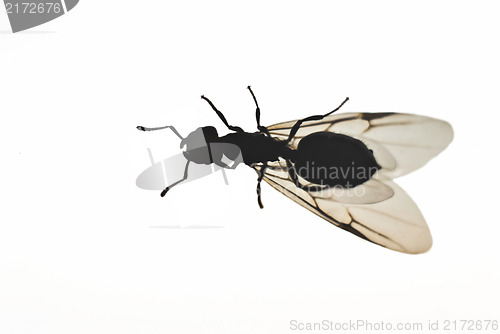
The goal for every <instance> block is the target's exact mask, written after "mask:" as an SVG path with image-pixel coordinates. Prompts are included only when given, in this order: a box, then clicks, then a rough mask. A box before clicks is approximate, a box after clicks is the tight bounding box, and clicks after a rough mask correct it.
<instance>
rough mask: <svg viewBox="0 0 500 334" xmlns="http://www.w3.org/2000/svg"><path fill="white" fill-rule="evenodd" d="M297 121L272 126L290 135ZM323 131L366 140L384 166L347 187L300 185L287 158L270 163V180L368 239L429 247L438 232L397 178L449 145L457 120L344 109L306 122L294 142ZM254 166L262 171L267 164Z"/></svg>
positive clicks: (414, 248) (401, 247)
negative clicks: (305, 187) (431, 228)
mask: <svg viewBox="0 0 500 334" xmlns="http://www.w3.org/2000/svg"><path fill="white" fill-rule="evenodd" d="M295 123H296V121H290V122H284V123H279V124H276V125H272V126H269V127H268V129H269V132H270V134H271V135H272V136H273V137H275V138H277V139H281V140H285V139H287V138H288V135H289V133H290V130H291V129H292V127H293V125H294V124H295ZM319 131H329V132H335V133H341V134H344V135H349V136H351V137H354V138H356V139H359V140H361V141H362V142H363V143H365V145H366V146H367V147H368V148H369V149H371V150H373V154H374V156H375V159H376V160H377V163H378V164H379V165H380V166H381V167H382V168H381V169H380V170H379V172H377V174H375V175H374V177H373V178H372V179H371V180H370V181H368V182H366V183H364V184H362V185H361V186H358V187H355V188H353V189H350V190H344V191H346V192H344V193H342V191H341V192H340V193H335V192H334V191H333V190H332V191H321V192H313V191H305V190H303V189H300V188H298V187H296V186H295V183H294V182H293V181H292V179H291V178H290V175H289V174H288V171H287V165H286V162H285V161H282V160H281V161H278V162H271V163H268V165H269V168H267V169H266V172H265V175H264V180H266V182H267V183H269V184H270V185H271V186H272V187H273V188H275V189H276V190H278V191H280V192H282V193H283V194H285V195H286V196H287V197H289V198H291V199H292V200H294V201H295V202H297V203H299V204H300V205H302V206H304V207H305V208H307V209H308V210H310V211H312V212H314V213H315V214H316V215H318V216H320V217H322V218H324V219H326V220H327V221H329V222H330V223H332V224H334V225H336V226H338V227H340V228H342V229H344V230H346V231H349V232H351V233H353V234H355V235H357V236H359V237H361V238H363V239H366V240H368V241H371V242H373V243H376V244H378V245H381V246H383V247H386V248H389V249H393V250H396V251H400V252H403V253H423V252H425V251H427V250H428V249H429V248H430V247H431V245H432V237H431V234H430V231H429V228H428V227H427V224H426V222H425V219H424V217H423V216H422V214H421V212H420V210H419V209H418V207H417V206H416V204H415V203H414V202H413V200H412V199H411V198H410V197H409V196H408V195H407V194H406V193H405V192H404V190H403V189H401V188H400V187H399V186H398V185H397V184H395V183H394V182H393V181H392V180H391V179H392V178H395V177H399V176H402V175H405V174H408V173H410V172H412V171H414V170H416V169H418V168H420V167H422V166H423V165H425V164H426V163H427V162H428V161H429V160H430V159H432V158H433V157H435V156H436V155H438V154H439V153H440V152H441V151H442V150H444V149H445V148H446V146H448V144H449V143H450V142H451V140H452V138H453V130H452V128H451V126H450V125H449V124H448V123H446V122H444V121H441V120H437V119H434V118H430V117H425V116H418V115H409V114H395V113H340V114H334V115H331V116H328V117H325V118H324V119H323V120H321V121H309V122H304V123H303V124H302V125H301V127H300V129H299V130H298V131H297V134H296V136H295V137H294V138H293V139H292V141H291V142H290V143H289V145H290V146H291V147H292V148H297V146H298V144H299V142H300V140H301V139H302V138H304V137H305V136H307V135H309V134H311V133H314V132H319ZM325 153H326V154H327V152H325ZM254 168H255V169H256V170H257V171H260V169H261V168H262V166H261V165H260V164H258V165H255V166H254ZM304 181H305V180H301V183H303V182H304ZM304 184H305V185H306V184H307V182H305V183H304ZM388 189H390V190H388ZM360 191H361V192H360ZM355 192H358V193H357V194H356V193H355ZM359 192H360V193H359Z"/></svg>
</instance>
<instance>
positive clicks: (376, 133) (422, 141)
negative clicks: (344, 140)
mask: <svg viewBox="0 0 500 334" xmlns="http://www.w3.org/2000/svg"><path fill="white" fill-rule="evenodd" d="M295 123H296V121H290V122H284V123H279V124H275V125H271V126H269V127H268V129H269V132H270V134H271V135H272V136H273V137H275V138H278V139H281V140H285V139H287V138H288V134H289V133H290V130H291V128H292V127H293V125H294V124H295ZM319 131H329V132H335V133H340V134H344V135H348V136H351V137H353V138H356V139H359V140H361V141H362V142H364V143H365V145H366V146H367V147H368V148H370V149H371V150H373V154H374V156H375V159H376V160H377V162H378V164H379V165H380V166H381V167H382V169H381V173H383V174H384V175H385V176H386V177H388V178H391V179H392V178H396V177H399V176H402V175H406V174H408V173H410V172H412V171H414V170H416V169H418V168H420V167H422V166H424V165H425V164H426V163H427V162H428V161H429V160H430V159H432V158H433V157H435V156H436V155H438V154H439V153H440V152H441V151H443V150H444V149H445V148H446V147H447V146H448V144H449V143H450V142H451V140H452V139H453V129H452V128H451V126H450V125H449V124H448V123H447V122H445V121H442V120H438V119H435V118H431V117H426V116H419V115H411V114H398V113H339V114H333V115H330V116H328V117H325V118H324V119H322V120H320V121H308V122H304V123H303V124H302V125H301V127H300V128H299V130H298V131H297V134H296V135H295V137H294V138H293V139H292V141H291V142H290V144H289V145H290V146H291V147H293V148H297V145H298V143H299V142H300V140H301V139H302V138H304V137H305V136H307V135H309V134H311V133H314V132H319Z"/></svg>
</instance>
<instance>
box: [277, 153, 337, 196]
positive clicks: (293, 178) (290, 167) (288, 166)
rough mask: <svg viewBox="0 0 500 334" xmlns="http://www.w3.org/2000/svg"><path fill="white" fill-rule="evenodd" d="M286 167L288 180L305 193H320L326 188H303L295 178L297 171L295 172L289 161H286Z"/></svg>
mask: <svg viewBox="0 0 500 334" xmlns="http://www.w3.org/2000/svg"><path fill="white" fill-rule="evenodd" d="M286 166H287V168H288V175H290V178H291V179H292V181H293V183H294V184H295V186H296V187H297V188H300V189H302V190H305V191H321V190H324V189H326V188H328V186H304V185H302V184H301V183H300V181H299V178H298V177H297V171H296V170H295V166H293V165H292V162H291V161H290V160H287V161H286Z"/></svg>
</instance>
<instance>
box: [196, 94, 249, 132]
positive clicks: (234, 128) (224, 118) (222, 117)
mask: <svg viewBox="0 0 500 334" xmlns="http://www.w3.org/2000/svg"><path fill="white" fill-rule="evenodd" d="M201 98H202V99H203V100H205V101H207V102H208V104H209V105H210V107H212V109H213V110H214V111H215V112H216V113H217V116H219V118H220V119H221V121H222V123H224V124H225V125H226V126H227V128H228V129H229V130H232V131H236V132H245V131H243V129H242V128H240V127H239V126H233V125H229V123H228V122H227V120H226V117H224V115H223V114H222V112H220V111H219V110H217V108H216V107H215V106H214V104H213V103H212V101H210V100H209V99H208V98H206V97H205V96H204V95H202V96H201Z"/></svg>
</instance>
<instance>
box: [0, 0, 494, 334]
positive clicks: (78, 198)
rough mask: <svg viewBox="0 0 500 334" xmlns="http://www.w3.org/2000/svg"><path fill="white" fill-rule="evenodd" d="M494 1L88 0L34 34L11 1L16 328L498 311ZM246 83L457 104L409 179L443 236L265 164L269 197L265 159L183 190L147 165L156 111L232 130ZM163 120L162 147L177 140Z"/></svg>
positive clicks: (267, 106) (3, 311) (4, 107)
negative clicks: (369, 237)
mask: <svg viewBox="0 0 500 334" xmlns="http://www.w3.org/2000/svg"><path fill="white" fill-rule="evenodd" d="M496 4H497V2H495V1H474V2H473V1H469V2H466V1H419V2H413V3H410V2H402V1H342V2H340V1H323V2H322V1H315V2H309V3H305V2H295V1H287V2H284V1H283V2H276V1H275V2H263V1H262V2H260V1H252V2H236V1H232V2H230V1H227V2H220V1H210V2H209V1H205V2H201V1H199V2H195V1H190V2H188V1H183V2H181V1H175V2H174V1H167V2H165V1H148V2H145V1H143V2H137V1H134V2H132V1H94V2H92V1H85V0H83V1H81V2H80V3H79V4H78V5H77V7H75V8H74V9H73V10H72V11H71V12H69V13H68V14H67V15H65V16H63V17H61V18H59V19H57V20H55V21H53V22H50V23H48V24H45V25H42V26H39V27H36V28H34V29H32V30H30V31H27V32H24V33H18V34H12V33H10V32H9V29H10V27H9V24H8V19H7V16H6V14H0V30H1V31H2V33H1V34H0V110H1V116H0V117H1V118H0V122H1V123H0V124H1V130H0V143H1V146H0V147H1V151H0V159H1V163H0V166H1V167H0V168H1V174H0V180H1V181H0V182H1V184H0V196H1V223H0V333H8V334H10V333H16V334H17V333H71V334H77V333H93V334H96V333H120V334H124V333H148V334H149V333H294V332H295V333H296V332H300V331H293V330H291V329H290V321H291V320H297V321H300V322H318V321H322V320H324V319H326V320H332V321H335V322H343V321H349V320H354V321H355V320H358V319H364V320H369V321H373V322H381V321H384V322H386V323H387V322H392V323H397V322H423V323H424V324H427V323H428V321H429V320H433V321H435V320H439V321H440V326H441V325H442V324H443V322H444V321H445V320H455V319H457V320H459V319H470V320H487V319H497V320H500V319H499V313H498V311H499V309H500V307H499V306H500V305H499V304H500V302H499V298H500V288H499V284H498V282H499V279H500V267H499V265H500V261H499V259H498V254H499V251H500V243H499V241H498V234H499V232H500V228H499V225H500V219H499V218H498V206H499V204H498V187H499V181H498V168H499V166H498V159H497V155H498V139H497V138H498V129H499V125H498V120H499V115H500V108H499V107H500V102H499V98H498V94H499V88H500V87H499V77H500V71H499V62H498V59H500V52H499V43H498V32H499V31H500V23H499V21H498V8H497V7H498V6H497V5H496ZM248 84H251V85H252V87H253V88H254V91H255V93H256V95H257V98H258V99H259V103H260V105H261V108H262V123H263V124H265V125H269V124H273V123H277V122H280V121H285V120H292V119H297V118H301V117H305V116H309V115H311V114H318V113H324V112H327V111H329V110H331V109H332V108H334V107H335V106H337V105H338V104H339V103H340V102H341V101H342V100H343V99H344V98H345V97H346V96H349V97H350V99H351V100H350V101H349V102H348V104H347V105H346V106H345V107H344V108H343V111H366V112H406V113H418V114H423V115H428V116H432V117H435V118H440V119H444V120H447V121H448V122H450V123H451V124H452V126H453V127H454V130H455V139H454V141H453V142H452V144H451V145H450V146H449V148H448V149H447V150H446V151H444V152H443V153H442V154H441V155H440V156H438V157H437V158H436V159H434V160H432V161H431V162H430V163H429V164H428V165H427V166H425V167H424V168H423V169H421V170H418V171H416V172H414V173H413V174H411V175H408V176H406V177H404V178H402V179H399V180H398V183H399V184H400V185H402V186H403V188H404V189H406V190H407V192H408V193H409V194H410V195H411V196H412V198H413V199H414V200H415V202H416V203H418V205H419V207H420V209H421V211H422V212H423V214H424V216H425V217H426V219H427V222H428V224H429V226H430V229H431V231H432V234H433V238H434V246H433V248H432V249H431V250H430V251H429V252H427V253H426V254H423V255H416V256H411V255H405V254H400V253H397V252H393V251H389V250H387V249H383V248H381V247H378V246H376V245H373V244H371V243H368V242H365V241H363V240H361V239H359V238H357V237H355V236H352V235H350V234H349V233H346V232H344V231H342V230H340V229H337V228H335V227H333V226H331V225H330V224H328V223H326V222H325V221H322V220H321V219H320V218H318V217H316V216H315V215H313V214H311V213H310V212H309V211H307V210H305V209H303V208H302V207H300V206H298V205H296V204H294V203H293V202H292V201H290V200H289V199H287V198H286V197H284V196H282V195H281V194H279V193H278V192H276V191H274V190H273V189H272V188H270V187H269V186H268V185H267V184H265V185H263V201H264V205H265V209H264V210H260V209H259V208H258V206H257V202H256V195H255V185H256V177H257V175H256V174H255V172H254V171H252V170H251V169H250V168H247V167H246V166H242V167H241V168H239V169H237V170H236V171H232V172H228V178H229V183H230V185H229V186H226V185H225V184H224V182H223V179H222V175H221V174H220V173H218V174H213V175H210V176H208V177H206V178H203V179H200V180H197V181H196V182H191V183H188V184H186V185H183V186H179V187H177V188H174V190H172V191H171V192H170V193H169V194H168V195H167V197H166V198H163V199H162V198H160V196H159V193H158V192H154V191H145V190H141V189H138V188H137V187H136V186H135V178H136V177H137V175H138V174H139V173H140V172H141V171H142V170H144V169H145V168H147V167H148V166H149V164H150V162H149V157H148V154H147V151H146V148H147V147H148V146H147V145H148V144H147V140H146V139H145V135H146V134H145V133H141V132H139V131H137V130H135V126H136V125H139V124H140V125H145V126H160V125H168V124H172V125H175V126H176V127H177V129H178V130H179V131H180V132H181V133H182V134H184V135H187V134H188V133H189V132H190V131H192V130H194V129H195V128H196V127H198V126H205V125H216V126H217V128H218V129H219V133H221V134H224V133H226V130H225V129H224V126H223V125H222V124H221V122H220V120H219V119H218V118H217V116H216V115H215V113H213V111H212V110H211V109H210V108H209V106H208V105H207V104H206V103H205V102H204V101H202V100H201V99H200V98H199V96H200V95H201V94H206V95H207V96H208V97H210V98H211V99H212V101H214V103H215V104H216V105H217V106H218V107H219V108H220V109H221V110H222V111H224V112H225V115H226V117H227V118H228V120H229V122H230V123H232V124H235V125H240V126H242V127H243V128H245V129H246V130H251V131H253V130H254V129H255V116H254V106H253V101H252V100H251V97H250V95H249V93H248V91H247V90H246V89H245V88H246V86H247V85H248ZM161 135H162V136H164V137H163V138H162V140H163V141H164V147H163V150H164V151H163V152H162V151H161V149H160V150H159V151H158V150H157V151H156V152H157V153H155V154H156V155H163V156H169V155H172V154H176V153H179V147H178V144H179V141H178V138H176V137H175V136H174V135H173V134H171V133H169V132H168V131H167V132H164V133H163V134H161ZM158 152H159V153H158ZM160 153H161V154H160ZM191 225H197V226H200V225H201V226H206V227H207V228H203V229H202V228H198V229H193V228H191V229H190V228H182V227H189V226H191ZM172 226H174V227H175V226H177V227H181V228H168V227H172ZM210 227H211V228H210ZM302 332H303V331H302ZM422 332H424V331H422Z"/></svg>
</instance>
